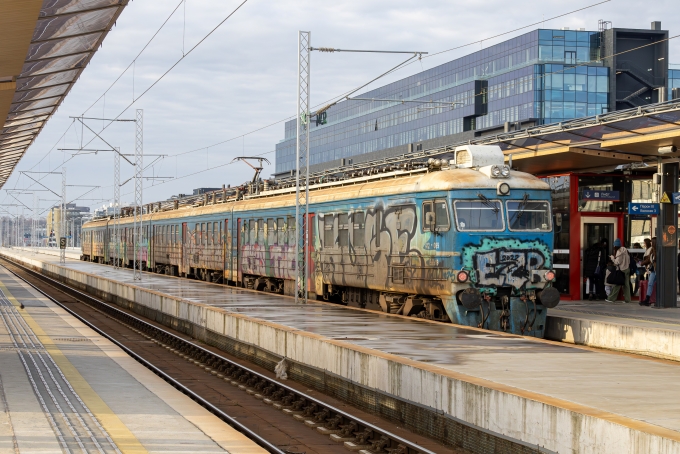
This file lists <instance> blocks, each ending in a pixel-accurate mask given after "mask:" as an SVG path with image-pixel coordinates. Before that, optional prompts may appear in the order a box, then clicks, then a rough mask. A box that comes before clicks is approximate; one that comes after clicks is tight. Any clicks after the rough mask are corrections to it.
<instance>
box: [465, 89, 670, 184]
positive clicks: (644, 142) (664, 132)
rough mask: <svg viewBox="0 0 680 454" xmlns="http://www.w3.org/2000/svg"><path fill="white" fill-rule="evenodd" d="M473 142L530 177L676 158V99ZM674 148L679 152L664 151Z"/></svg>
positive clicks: (643, 163) (611, 168)
mask: <svg viewBox="0 0 680 454" xmlns="http://www.w3.org/2000/svg"><path fill="white" fill-rule="evenodd" d="M472 143H475V144H497V145H499V146H500V147H501V149H502V150H503V152H504V153H505V155H506V158H507V157H508V155H510V154H512V159H513V161H512V162H513V167H514V168H517V169H519V170H522V171H525V172H529V173H533V174H535V175H541V174H547V173H558V172H568V171H576V172H578V171H581V172H582V171H598V170H605V171H606V170H614V169H615V168H616V167H618V166H622V165H629V166H628V167H632V168H635V167H637V168H643V167H646V163H649V164H650V165H651V164H656V162H657V161H658V159H659V158H661V159H663V160H665V161H667V160H680V100H675V101H669V102H665V103H660V104H650V105H647V106H642V107H638V108H634V109H628V110H620V111H616V112H612V113H607V114H603V115H598V116H595V117H587V118H581V119H576V120H570V121H567V122H564V123H558V124H551V125H545V126H536V127H533V128H529V129H524V130H521V131H515V132H510V133H503V134H498V135H494V136H487V137H483V138H480V139H476V140H474V141H472ZM671 146H675V147H676V148H677V150H678V151H676V152H673V153H666V152H662V153H660V152H659V149H660V148H665V149H664V150H662V151H667V150H668V148H667V147H671Z"/></svg>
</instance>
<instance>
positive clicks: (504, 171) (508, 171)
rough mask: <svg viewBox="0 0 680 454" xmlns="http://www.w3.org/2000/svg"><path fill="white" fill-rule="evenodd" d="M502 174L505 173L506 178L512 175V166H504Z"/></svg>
mask: <svg viewBox="0 0 680 454" xmlns="http://www.w3.org/2000/svg"><path fill="white" fill-rule="evenodd" d="M501 175H503V176H504V177H506V178H507V177H509V176H510V167H509V166H503V167H502V168H501Z"/></svg>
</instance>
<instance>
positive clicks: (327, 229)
mask: <svg viewBox="0 0 680 454" xmlns="http://www.w3.org/2000/svg"><path fill="white" fill-rule="evenodd" d="M334 220H335V216H333V215H332V214H328V213H327V214H325V215H324V216H323V247H326V248H328V247H333V246H335V236H334V235H333V221H334Z"/></svg>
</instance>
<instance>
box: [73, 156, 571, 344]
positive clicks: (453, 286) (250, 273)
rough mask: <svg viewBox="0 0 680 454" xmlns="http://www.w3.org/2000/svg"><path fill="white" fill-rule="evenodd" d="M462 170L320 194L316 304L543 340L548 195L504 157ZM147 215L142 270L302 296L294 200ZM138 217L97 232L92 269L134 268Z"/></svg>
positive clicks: (378, 179) (207, 204)
mask: <svg viewBox="0 0 680 454" xmlns="http://www.w3.org/2000/svg"><path fill="white" fill-rule="evenodd" d="M452 158H453V159H451V160H447V159H432V158H430V159H429V160H428V161H427V162H425V163H422V164H423V165H421V166H413V165H410V166H406V165H405V166H403V168H399V169H389V171H386V169H382V170H383V171H381V172H377V173H375V172H370V171H369V172H366V173H365V174H364V175H355V176H354V177H352V178H347V179H342V180H339V181H326V182H324V181H320V182H319V181H316V182H314V183H313V184H311V185H310V191H309V213H308V214H307V217H306V223H307V224H308V225H309V226H310V239H309V245H308V247H309V248H310V254H309V263H308V264H307V267H308V269H309V280H308V289H309V295H310V298H315V299H319V300H325V301H330V302H335V303H338V304H344V305H350V306H358V307H362V308H368V309H375V310H382V311H384V312H389V313H393V314H401V315H404V316H416V317H422V318H426V319H429V320H437V321H441V322H452V323H456V324H461V325H467V326H475V327H483V328H487V329H491V330H499V331H506V332H511V333H516V334H524V335H531V336H537V337H542V336H543V334H544V328H545V320H546V308H552V307H555V306H556V305H557V304H558V303H559V292H558V291H557V289H555V288H554V287H553V286H552V282H553V280H554V278H555V273H554V272H553V270H552V268H551V267H552V249H553V226H552V210H551V206H550V189H549V187H548V185H547V184H546V183H544V182H543V181H541V180H540V179H538V178H536V177H534V176H532V175H530V174H527V173H523V172H518V171H513V170H511V169H510V168H509V167H508V166H507V165H505V163H504V156H503V153H502V152H501V150H500V148H498V147H496V146H463V147H458V148H456V149H455V151H454V154H453V155H452ZM147 211H148V212H146V213H145V214H143V216H142V218H143V224H142V225H143V235H142V236H141V238H140V241H139V242H138V245H137V246H138V260H139V261H140V262H141V264H142V267H143V269H145V270H149V271H152V272H157V273H164V274H169V275H173V276H181V277H187V278H193V279H201V280H205V281H210V282H215V283H222V284H228V285H236V286H239V287H246V288H251V289H255V290H261V291H267V292H274V293H280V294H286V295H294V292H295V291H296V279H297V273H298V271H297V267H296V260H297V256H298V255H297V252H298V248H297V243H296V240H297V237H298V235H297V232H296V220H295V188H294V187H280V186H277V185H275V184H268V185H267V188H265V190H263V191H259V190H253V189H252V187H251V191H250V193H248V191H244V192H242V191H235V192H234V194H233V196H227V195H226V193H225V192H223V195H222V197H219V194H217V195H213V196H212V197H211V198H210V197H207V196H206V197H205V199H204V200H203V201H202V202H200V203H195V204H194V205H193V206H187V207H180V206H178V205H177V204H175V205H174V206H171V207H168V208H167V209H163V208H162V207H161V206H160V204H159V205H158V207H155V208H154V209H151V210H149V209H147ZM126 214H128V216H124V217H122V218H120V219H119V222H118V224H117V227H116V224H115V222H114V220H113V219H111V218H105V219H100V220H95V221H92V222H89V223H87V224H86V225H84V227H83V247H82V248H83V250H82V259H83V260H88V261H96V262H99V263H107V264H115V263H117V264H119V265H121V266H126V267H131V266H132V263H133V254H134V252H133V250H134V247H133V241H134V239H133V235H132V232H133V216H132V215H131V212H130V209H128V210H127V213H126ZM116 228H117V229H118V231H119V232H120V234H119V238H120V241H115V235H114V231H115V230H114V229H116Z"/></svg>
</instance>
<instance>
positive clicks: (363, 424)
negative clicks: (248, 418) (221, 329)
mask: <svg viewBox="0 0 680 454" xmlns="http://www.w3.org/2000/svg"><path fill="white" fill-rule="evenodd" d="M0 261H7V262H9V263H11V264H12V265H14V266H16V267H18V268H21V269H23V270H24V271H26V272H27V273H29V274H30V275H32V276H35V277H37V278H38V279H40V280H42V281H43V282H46V283H47V284H48V285H51V286H52V287H55V288H57V289H58V290H60V291H63V292H65V293H67V294H70V295H71V296H74V295H73V294H76V295H77V296H78V297H79V298H81V299H83V300H86V301H91V302H94V303H95V304H96V305H97V306H101V307H102V308H105V309H106V311H110V312H113V313H114V314H115V315H116V317H115V318H116V320H117V321H119V322H121V323H123V324H124V325H128V326H130V324H129V323H127V322H126V321H124V320H120V318H123V319H130V320H132V321H134V322H135V323H137V324H139V325H141V326H143V327H145V328H147V329H150V330H151V331H152V332H155V333H159V334H160V335H162V336H166V337H167V338H170V339H171V340H173V341H175V342H178V343H180V344H185V345H187V346H189V347H190V348H192V349H195V350H198V351H199V352H200V354H201V355H206V356H208V357H212V358H214V359H217V360H219V361H221V362H223V363H226V364H229V365H230V366H232V367H235V368H237V369H238V370H240V371H242V372H243V374H248V375H249V376H251V377H254V378H257V379H259V380H260V381H262V380H264V381H265V382H267V384H271V385H275V386H277V387H278V388H279V389H283V390H285V391H286V392H287V393H288V394H293V395H294V396H295V399H296V400H299V399H304V400H305V401H306V402H307V403H309V404H311V405H315V406H316V410H315V413H318V412H321V411H324V410H326V409H327V410H328V411H329V412H331V413H332V414H335V415H340V416H341V417H342V418H344V420H346V421H347V422H348V423H355V424H357V426H358V429H357V431H359V432H360V431H362V430H363V431H365V430H366V429H368V430H370V431H371V432H373V433H374V434H376V435H374V436H373V437H371V438H372V439H373V441H378V440H379V439H380V438H381V437H387V438H388V439H389V440H391V441H393V442H394V443H396V444H399V445H403V446H404V447H405V448H406V450H405V451H403V453H404V454H434V452H433V451H430V450H428V449H426V448H423V447H421V446H419V445H418V444H416V443H413V442H411V441H408V440H406V439H404V438H401V437H399V436H398V435H395V434H393V433H391V432H389V431H387V430H384V429H381V428H380V427H378V426H376V425H374V424H371V423H369V422H367V421H364V420H362V419H360V418H357V417H356V416H353V415H351V414H350V413H347V412H345V411H343V410H341V409H339V408H336V407H334V406H332V405H329V404H328V403H325V402H323V401H321V400H318V399H316V398H314V397H312V396H309V395H307V394H304V393H303V392H301V391H298V390H296V389H294V388H291V387H290V386H288V385H285V384H283V383H281V382H279V381H277V380H274V379H272V378H269V377H267V376H265V375H263V374H260V373H259V372H256V371H254V370H252V369H249V368H248V367H246V366H243V365H241V364H239V363H237V362H235V361H233V360H230V359H227V358H225V357H223V356H221V355H219V354H218V353H215V352H213V351H211V350H208V349H206V348H204V347H202V346H200V345H198V344H195V343H193V342H191V341H189V340H187V339H184V338H182V337H180V336H177V335H175V334H173V333H171V332H168V331H166V330H164V329H163V328H159V327H158V326H155V325H153V324H151V323H149V322H147V321H145V320H143V319H141V318H139V317H136V316H134V315H132V314H129V313H128V312H125V311H123V310H121V309H119V308H117V307H115V306H113V305H111V304H109V303H106V302H104V301H101V300H99V299H98V298H95V297H93V296H91V295H88V294H86V293H84V292H82V291H80V290H78V289H75V288H73V287H70V286H68V285H66V284H64V283H62V282H59V281H57V280H55V279H52V278H51V277H48V276H45V275H43V274H41V273H39V272H37V271H35V270H32V269H30V268H28V267H26V266H24V265H22V264H19V263H16V262H14V261H12V260H9V259H7V258H5V257H2V258H0ZM8 270H9V271H10V272H11V273H12V274H14V275H15V276H17V277H18V278H19V279H21V280H22V281H24V282H26V283H27V284H28V285H30V286H31V287H33V288H35V289H36V290H37V291H39V292H40V293H41V294H43V295H45V296H46V297H47V298H49V299H50V300H51V301H53V302H54V303H56V304H58V305H59V306H60V307H62V308H64V309H65V310H66V311H68V312H69V313H71V314H73V315H74V316H75V317H77V318H78V319H79V320H81V321H82V322H83V323H85V324H87V325H88V326H89V327H91V328H92V329H94V330H95V331H97V332H98V333H100V334H102V335H103V336H105V337H106V338H107V339H110V340H111V341H112V342H114V343H115V344H116V345H118V346H119V347H120V348H122V349H123V350H124V351H125V352H126V353H128V354H130V355H131V356H132V357H134V358H135V359H137V360H138V361H139V362H141V363H142V364H144V365H145V366H146V367H148V368H149V369H151V370H152V371H153V372H154V373H156V374H157V375H159V376H160V377H162V378H163V379H164V380H166V381H167V382H168V383H170V384H172V385H173V386H175V387H176V388H177V389H179V390H180V391H182V392H183V393H185V394H187V395H188V396H190V397H191V398H192V399H194V400H195V401H197V402H198V403H199V404H201V405H203V406H204V407H206V408H207V409H208V410H210V411H211V412H213V413H214V414H216V415H217V416H218V417H221V418H222V417H223V418H224V420H225V422H227V423H228V424H230V425H232V427H234V428H235V429H237V430H239V431H241V432H242V433H244V434H245V435H246V436H248V437H249V438H252V439H253V440H254V441H256V442H258V444H260V446H263V447H265V448H266V449H270V450H271V452H276V453H283V451H281V450H279V448H277V447H276V446H273V445H271V444H270V443H269V442H267V441H266V440H264V439H263V438H261V437H260V436H259V435H257V434H255V433H253V432H252V431H251V430H250V429H248V428H246V427H245V426H243V425H241V424H240V423H239V422H238V421H236V420H234V419H233V418H231V417H230V416H229V415H227V414H226V413H224V412H223V411H221V410H220V409H218V408H216V407H215V406H214V405H212V404H211V403H210V402H208V401H207V400H205V399H203V398H202V397H200V396H199V395H197V394H196V393H194V392H193V391H191V390H189V389H188V388H186V387H185V386H184V385H182V384H181V383H179V382H177V381H176V380H174V379H173V378H172V377H170V376H168V375H167V374H165V372H163V371H161V370H159V369H158V368H157V367H155V366H153V364H151V363H149V362H148V361H147V360H145V359H144V358H141V357H140V356H139V355H137V354H136V353H134V352H133V351H131V350H130V349H129V348H127V347H125V346H124V345H122V344H121V343H120V342H118V341H116V340H115V339H112V338H111V337H110V336H109V335H107V334H106V333H104V332H103V331H102V330H100V329H99V328H97V327H96V326H94V325H93V324H92V323H90V322H88V321H87V320H86V319H84V318H83V317H81V316H80V315H78V314H77V313H75V312H74V311H72V310H71V309H69V308H68V307H66V306H65V305H63V304H62V303H60V302H58V301H57V300H55V299H54V298H52V297H51V296H49V295H47V294H46V293H45V292H44V291H42V290H40V289H38V288H37V287H35V286H34V285H33V284H31V283H29V282H27V281H26V280H25V279H23V278H22V277H21V276H19V275H18V274H17V273H15V272H14V271H13V270H11V269H9V268H8ZM85 304H87V303H85ZM88 305H89V304H88ZM94 309H95V310H98V308H97V307H95V308H94ZM102 312H103V311H102ZM107 315H111V314H107ZM193 356H197V355H193ZM206 361H207V360H206ZM231 373H232V374H233V371H232V372H231ZM243 374H240V375H243ZM225 375H226V374H225ZM313 418H314V417H313V416H310V417H309V419H313ZM232 422H233V424H232ZM324 422H325V421H324ZM241 429H242V430H241ZM251 434H252V437H251ZM260 441H261V443H260ZM368 443H370V441H369V442H368ZM391 449H393V450H394V449H396V448H395V447H392V448H391ZM395 452H399V451H395Z"/></svg>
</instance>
